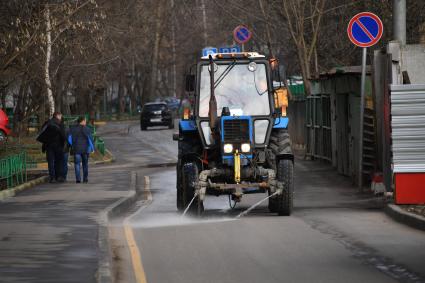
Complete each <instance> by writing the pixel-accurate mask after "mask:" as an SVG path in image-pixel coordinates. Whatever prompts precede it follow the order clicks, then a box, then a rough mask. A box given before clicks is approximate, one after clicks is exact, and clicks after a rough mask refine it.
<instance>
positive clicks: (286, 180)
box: [275, 159, 294, 216]
mask: <svg viewBox="0 0 425 283" xmlns="http://www.w3.org/2000/svg"><path fill="white" fill-rule="evenodd" d="M277 180H278V182H280V183H281V184H282V185H283V191H282V194H280V195H277V196H276V198H275V201H276V203H275V206H276V207H275V210H276V212H277V213H278V214H279V215H284V216H289V215H291V213H292V208H293V206H294V163H293V162H292V160H289V159H282V160H280V161H279V163H278V165H277Z"/></svg>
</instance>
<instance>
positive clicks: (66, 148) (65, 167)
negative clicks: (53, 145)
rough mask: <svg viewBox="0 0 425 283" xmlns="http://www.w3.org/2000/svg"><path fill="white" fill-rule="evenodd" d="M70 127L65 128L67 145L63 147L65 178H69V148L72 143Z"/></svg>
mask: <svg viewBox="0 0 425 283" xmlns="http://www.w3.org/2000/svg"><path fill="white" fill-rule="evenodd" d="M70 134H71V133H70V129H69V127H67V128H66V129H65V137H66V141H65V145H64V148H63V178H64V179H65V181H66V179H67V178H68V160H69V150H70V147H71V145H70V144H69V142H68V137H69V135H70Z"/></svg>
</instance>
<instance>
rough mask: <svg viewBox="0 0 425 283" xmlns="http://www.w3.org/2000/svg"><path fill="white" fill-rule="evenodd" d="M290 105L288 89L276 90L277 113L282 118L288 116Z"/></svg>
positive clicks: (275, 105) (275, 103) (275, 104)
mask: <svg viewBox="0 0 425 283" xmlns="http://www.w3.org/2000/svg"><path fill="white" fill-rule="evenodd" d="M288 105H289V103H288V89H287V88H285V87H281V88H278V89H276V90H275V91H274V107H275V112H276V113H278V114H279V115H281V116H286V109H287V108H288Z"/></svg>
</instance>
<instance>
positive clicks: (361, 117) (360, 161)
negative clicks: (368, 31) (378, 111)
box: [359, 47, 367, 192]
mask: <svg viewBox="0 0 425 283" xmlns="http://www.w3.org/2000/svg"><path fill="white" fill-rule="evenodd" d="M366 58H367V47H364V48H363V57H362V77H361V85H360V122H359V123H360V125H359V191H360V192H362V191H363V122H364V101H365V84H366Z"/></svg>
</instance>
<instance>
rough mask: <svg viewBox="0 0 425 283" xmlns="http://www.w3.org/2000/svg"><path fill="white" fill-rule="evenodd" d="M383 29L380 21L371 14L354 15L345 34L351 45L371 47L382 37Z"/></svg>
mask: <svg viewBox="0 0 425 283" xmlns="http://www.w3.org/2000/svg"><path fill="white" fill-rule="evenodd" d="M383 31H384V27H383V25H382V21H381V19H380V18H379V17H378V16H377V15H375V14H374V13H371V12H362V13H359V14H357V15H355V16H354V17H353V18H352V19H351V20H350V22H349V23H348V28H347V34H348V38H349V39H350V41H351V42H352V43H354V44H355V45H357V46H359V47H371V46H373V45H375V44H376V43H377V42H378V41H379V40H380V39H381V37H382V33H383Z"/></svg>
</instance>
